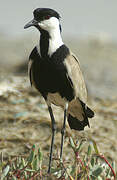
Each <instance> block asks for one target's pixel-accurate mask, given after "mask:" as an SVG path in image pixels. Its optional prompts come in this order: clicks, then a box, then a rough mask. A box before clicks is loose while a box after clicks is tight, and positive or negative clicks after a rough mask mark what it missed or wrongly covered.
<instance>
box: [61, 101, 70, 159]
mask: <svg viewBox="0 0 117 180" xmlns="http://www.w3.org/2000/svg"><path fill="white" fill-rule="evenodd" d="M67 108H68V104H66V108H65V110H64V122H63V127H62V130H61V150H60V160H62V154H63V142H64V134H65V124H66V118H67Z"/></svg>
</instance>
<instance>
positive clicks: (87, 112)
mask: <svg viewBox="0 0 117 180" xmlns="http://www.w3.org/2000/svg"><path fill="white" fill-rule="evenodd" d="M80 102H81V105H82V108H83V111H84V114H82V115H83V118H84V120H83V121H80V120H79V119H77V118H75V117H73V116H71V115H70V114H69V115H68V123H69V126H70V128H71V129H75V130H78V131H82V130H84V127H85V126H87V125H88V126H89V127H90V125H89V121H88V118H92V117H94V112H93V111H92V110H91V109H90V108H89V107H87V106H86V105H85V104H84V103H83V102H82V101H80Z"/></svg>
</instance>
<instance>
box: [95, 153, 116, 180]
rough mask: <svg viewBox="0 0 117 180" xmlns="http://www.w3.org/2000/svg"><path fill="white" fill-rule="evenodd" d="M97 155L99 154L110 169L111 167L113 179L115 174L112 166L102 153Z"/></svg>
mask: <svg viewBox="0 0 117 180" xmlns="http://www.w3.org/2000/svg"><path fill="white" fill-rule="evenodd" d="M97 156H99V157H100V158H101V159H103V160H104V161H105V162H106V164H107V165H108V166H109V167H110V169H111V171H112V173H113V176H114V180H115V178H116V174H115V171H114V169H113V168H112V166H111V165H110V163H109V162H108V161H107V159H106V158H105V157H104V156H103V155H100V154H97Z"/></svg>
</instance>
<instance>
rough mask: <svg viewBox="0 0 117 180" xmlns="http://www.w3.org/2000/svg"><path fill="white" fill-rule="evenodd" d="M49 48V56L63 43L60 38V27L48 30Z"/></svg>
mask: <svg viewBox="0 0 117 180" xmlns="http://www.w3.org/2000/svg"><path fill="white" fill-rule="evenodd" d="M49 35H50V38H49V48H48V55H49V56H51V55H52V54H53V53H54V52H55V51H56V50H57V49H58V48H59V47H60V46H62V45H63V44H64V43H63V41H62V38H61V34H60V28H59V27H58V28H54V29H52V30H51V31H50V32H49Z"/></svg>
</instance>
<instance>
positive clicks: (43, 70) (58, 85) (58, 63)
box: [30, 45, 74, 101]
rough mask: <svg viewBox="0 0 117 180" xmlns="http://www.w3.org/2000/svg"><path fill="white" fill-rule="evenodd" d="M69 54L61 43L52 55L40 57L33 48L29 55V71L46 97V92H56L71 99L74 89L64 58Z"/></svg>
mask: <svg viewBox="0 0 117 180" xmlns="http://www.w3.org/2000/svg"><path fill="white" fill-rule="evenodd" d="M68 54H69V49H68V48H67V47H66V46H65V45H63V46H61V47H60V48H59V49H58V50H57V51H56V52H55V53H54V54H53V55H52V56H51V58H49V57H44V58H41V57H40V56H39V54H38V52H37V49H36V48H34V50H33V51H32V53H31V55H30V59H32V60H33V63H32V67H31V71H32V76H33V81H34V83H35V86H36V88H37V89H38V90H39V92H40V93H41V94H42V96H43V97H44V98H45V99H46V98H47V94H48V93H56V92H58V93H59V94H60V95H61V97H63V98H66V99H67V100H68V101H71V100H72V99H73V98H74V90H73V87H72V85H71V81H70V79H69V78H68V76H67V69H66V67H65V66H64V63H63V62H64V60H65V58H66V56H67V55H68Z"/></svg>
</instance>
